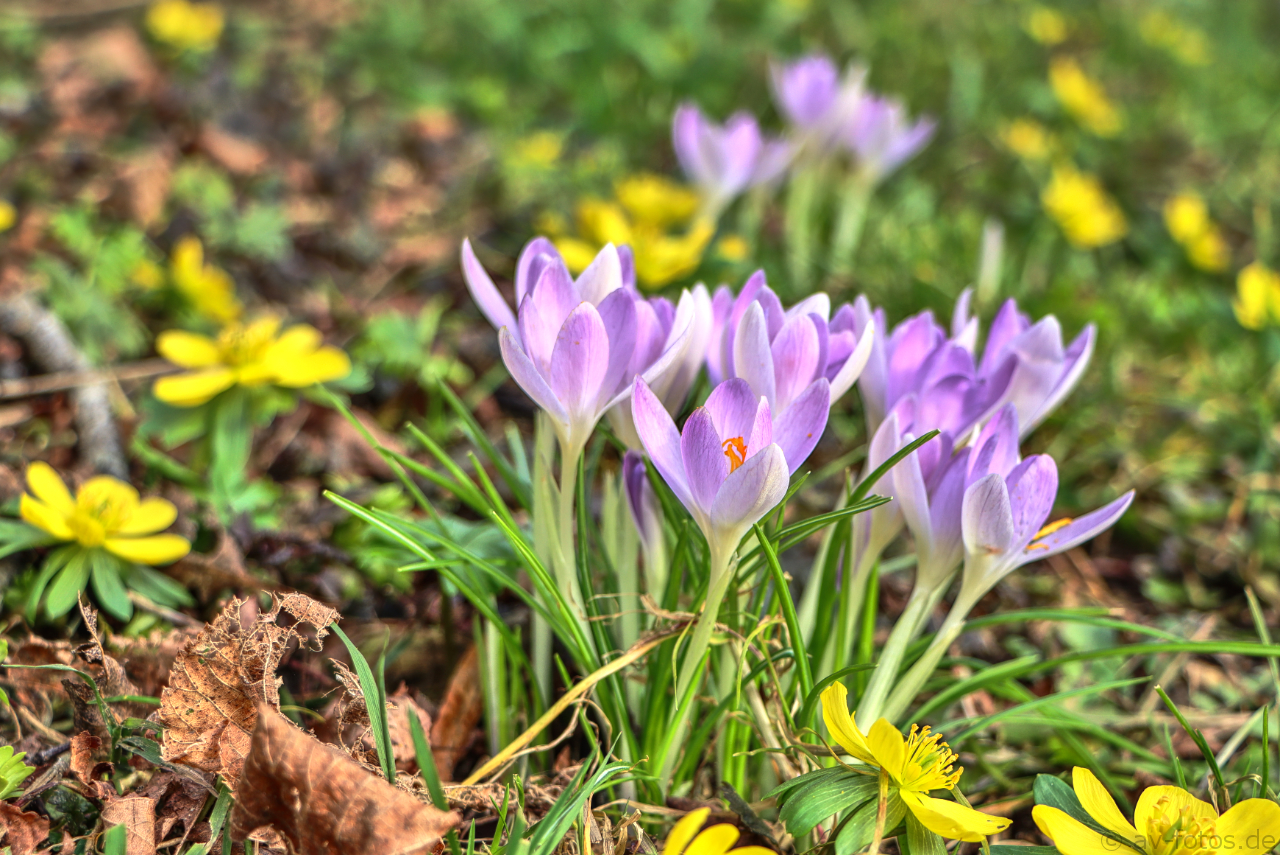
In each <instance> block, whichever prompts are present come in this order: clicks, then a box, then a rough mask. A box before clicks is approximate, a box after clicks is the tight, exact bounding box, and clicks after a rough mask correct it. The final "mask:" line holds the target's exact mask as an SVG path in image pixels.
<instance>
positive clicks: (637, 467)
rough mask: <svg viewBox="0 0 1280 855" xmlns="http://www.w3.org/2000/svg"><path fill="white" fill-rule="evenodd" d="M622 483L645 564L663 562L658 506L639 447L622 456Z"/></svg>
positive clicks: (660, 512) (657, 592) (653, 592)
mask: <svg viewBox="0 0 1280 855" xmlns="http://www.w3.org/2000/svg"><path fill="white" fill-rule="evenodd" d="M622 484H623V486H624V487H625V488H626V493H627V507H628V508H629V509H630V510H631V519H632V520H633V521H634V522H635V524H636V531H638V532H639V533H640V548H641V549H642V550H643V551H644V560H645V562H646V564H649V565H650V566H652V565H653V563H654V562H661V563H664V564H665V555H664V554H662V550H663V539H662V509H661V508H659V506H658V497H657V496H655V495H654V492H653V485H652V484H650V483H649V474H648V472H646V471H645V465H644V455H642V454H641V453H640V452H639V451H635V450H631V451H628V452H627V453H626V454H624V455H623V456H622ZM650 593H652V594H654V595H655V596H658V595H660V594H661V593H662V592H661V591H655V590H653V589H652V587H651V588H650Z"/></svg>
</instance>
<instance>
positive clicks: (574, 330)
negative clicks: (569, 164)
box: [462, 238, 692, 459]
mask: <svg viewBox="0 0 1280 855" xmlns="http://www.w3.org/2000/svg"><path fill="white" fill-rule="evenodd" d="M462 268H463V272H464V274H465V275H466V279H467V287H468V288H469V289H470V290H471V294H472V296H473V297H474V298H475V300H476V303H477V304H479V306H480V310H481V311H482V312H483V313H484V315H485V317H487V318H488V319H489V320H490V322H491V323H493V325H494V326H495V327H498V343H499V345H500V346H501V348H502V359H503V361H504V362H505V363H506V365H507V370H509V371H510V372H511V376H512V377H513V378H514V379H515V381H516V382H517V383H518V384H520V387H521V388H522V389H524V391H525V392H526V393H527V394H528V395H529V397H531V398H533V400H534V402H535V403H537V404H538V406H539V407H541V408H542V409H543V411H544V412H546V413H547V415H548V416H549V417H550V418H551V421H552V424H553V425H554V426H555V430H556V435H557V438H558V439H559V441H560V445H561V450H562V453H564V454H565V456H566V457H567V458H569V459H576V456H577V455H578V454H580V453H581V450H582V448H583V446H584V445H585V444H586V441H587V438H588V436H590V434H591V431H592V430H593V429H594V428H595V425H596V422H598V421H599V420H600V416H602V415H603V414H604V413H605V412H606V411H608V410H609V409H610V408H611V407H613V406H615V405H617V404H618V403H620V402H622V401H623V400H625V399H626V398H627V397H628V396H629V395H630V394H631V384H632V381H633V379H634V378H635V377H636V375H637V374H641V375H643V376H645V377H646V378H648V379H650V380H657V378H658V377H660V376H661V375H662V374H663V372H665V371H666V370H667V369H668V368H669V367H670V366H671V364H672V363H673V362H674V361H675V360H676V359H677V358H678V357H679V356H680V355H681V353H682V348H683V346H684V344H685V337H686V336H687V335H688V329H689V325H690V323H691V321H692V304H691V303H690V302H689V299H688V298H687V295H686V297H685V298H682V299H681V307H680V308H678V309H677V312H676V319H675V321H674V322H673V330H672V333H670V334H669V335H668V336H667V337H666V338H665V340H664V341H663V347H661V348H658V349H656V350H657V351H658V352H656V353H652V352H651V351H650V352H648V353H652V358H651V359H648V360H644V361H642V362H644V364H640V363H638V362H637V361H636V360H635V356H636V349H637V336H638V335H639V334H640V322H639V320H638V318H639V317H640V316H641V315H642V314H644V309H643V308H641V309H637V303H638V302H640V301H639V298H638V296H637V295H636V294H635V293H634V292H633V291H632V290H631V289H629V288H626V287H624V279H623V267H622V259H621V258H620V256H619V253H618V251H617V249H616V248H615V247H614V246H613V245H612V244H611V245H609V246H606V247H605V248H604V249H602V250H601V251H600V253H599V254H598V255H597V256H596V258H595V260H594V261H593V262H592V263H591V264H590V266H588V267H587V269H586V270H584V271H583V272H582V274H581V275H580V276H579V277H578V278H577V279H576V280H575V279H573V278H572V277H571V276H570V275H569V271H568V268H566V267H565V264H564V261H563V259H561V257H560V255H559V253H557V252H556V251H555V249H554V247H552V246H551V244H550V242H549V241H546V240H545V239H544V238H538V239H537V240H534V241H531V242H530V243H529V244H528V245H527V246H526V247H525V249H524V251H523V252H521V254H520V259H519V261H518V262H517V265H516V283H515V284H516V303H517V306H518V307H519V310H518V313H513V312H512V311H511V308H510V307H509V306H508V305H507V303H506V301H505V300H503V298H502V295H501V294H500V293H499V292H498V289H497V287H496V286H495V285H494V284H493V280H492V279H490V278H489V274H488V273H486V272H485V270H484V268H483V267H481V266H480V262H479V261H478V260H477V259H476V256H475V253H474V252H473V251H472V249H471V243H470V241H463V244H462Z"/></svg>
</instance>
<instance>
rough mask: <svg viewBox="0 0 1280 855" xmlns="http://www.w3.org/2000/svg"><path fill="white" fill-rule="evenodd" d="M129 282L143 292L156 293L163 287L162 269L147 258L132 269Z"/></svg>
mask: <svg viewBox="0 0 1280 855" xmlns="http://www.w3.org/2000/svg"><path fill="white" fill-rule="evenodd" d="M129 280H130V281H131V282H133V284H135V285H137V286H138V287H139V288H141V289H142V290H144V291H156V290H159V289H160V288H163V287H164V282H165V279H164V269H163V268H161V267H160V265H158V264H156V263H155V262H154V261H152V260H151V259H149V258H148V259H145V260H143V261H141V262H139V263H138V266H137V267H135V268H133V272H132V273H130V274H129Z"/></svg>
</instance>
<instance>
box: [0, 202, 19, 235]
mask: <svg viewBox="0 0 1280 855" xmlns="http://www.w3.org/2000/svg"><path fill="white" fill-rule="evenodd" d="M17 221H18V209H17V208H15V207H13V204H12V203H11V202H9V201H7V200H5V199H0V232H7V231H9V229H11V228H13V224H14V223H16V222H17Z"/></svg>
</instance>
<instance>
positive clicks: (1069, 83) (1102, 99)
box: [1049, 57, 1123, 137]
mask: <svg viewBox="0 0 1280 855" xmlns="http://www.w3.org/2000/svg"><path fill="white" fill-rule="evenodd" d="M1049 84H1050V85H1051V86H1052V87H1053V93H1054V94H1055V95H1056V96H1058V101H1059V102H1061V103H1062V106H1063V107H1064V108H1066V110H1067V112H1068V113H1070V114H1071V115H1072V116H1074V117H1075V118H1076V120H1077V121H1078V122H1080V124H1082V125H1084V126H1085V127H1086V128H1088V129H1089V130H1090V131H1092V132H1093V133H1095V134H1097V135H1098V136H1100V137H1110V136H1115V135H1116V134H1117V133H1118V132H1119V131H1120V128H1121V125H1122V124H1123V122H1122V120H1121V116H1120V111H1119V110H1118V109H1117V108H1116V106H1115V105H1114V104H1112V103H1111V100H1110V99H1109V98H1107V93H1106V90H1105V89H1103V88H1102V85H1101V84H1100V83H1098V82H1097V81H1096V80H1094V79H1093V78H1091V77H1089V75H1087V74H1085V72H1084V69H1082V68H1081V67H1080V64H1079V63H1078V62H1076V61H1075V60H1074V59H1072V58H1071V57H1057V58H1056V59H1054V60H1053V62H1052V63H1050V65H1049Z"/></svg>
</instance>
